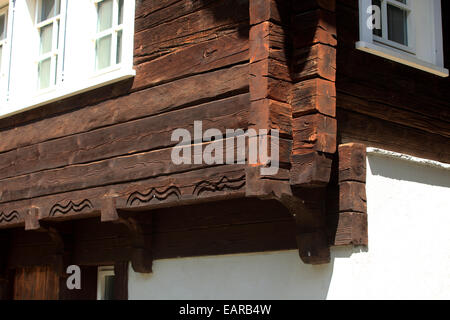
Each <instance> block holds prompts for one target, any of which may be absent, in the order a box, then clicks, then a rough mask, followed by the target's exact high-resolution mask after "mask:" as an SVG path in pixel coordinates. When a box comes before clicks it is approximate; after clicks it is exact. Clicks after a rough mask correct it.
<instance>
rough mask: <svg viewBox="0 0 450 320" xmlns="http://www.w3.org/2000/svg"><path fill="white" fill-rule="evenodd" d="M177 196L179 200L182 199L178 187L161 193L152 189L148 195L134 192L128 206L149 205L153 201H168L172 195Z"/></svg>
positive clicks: (129, 198) (172, 187)
mask: <svg viewBox="0 0 450 320" xmlns="http://www.w3.org/2000/svg"><path fill="white" fill-rule="evenodd" d="M172 194H174V195H176V196H177V198H178V199H180V198H181V193H180V190H179V189H178V188H177V187H174V186H171V187H169V188H167V189H165V190H162V191H159V190H158V189H156V188H152V189H150V191H149V192H147V193H141V192H139V191H136V192H133V193H132V194H131V195H130V196H129V197H128V200H127V206H132V205H133V204H134V203H135V202H139V203H148V202H150V201H152V200H153V199H157V200H159V201H161V200H165V199H167V198H168V197H169V196H170V195H172Z"/></svg>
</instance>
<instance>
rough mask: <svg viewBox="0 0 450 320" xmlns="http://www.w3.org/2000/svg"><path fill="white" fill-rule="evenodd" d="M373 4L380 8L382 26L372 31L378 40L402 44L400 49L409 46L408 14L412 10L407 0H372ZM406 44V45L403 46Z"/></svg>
mask: <svg viewBox="0 0 450 320" xmlns="http://www.w3.org/2000/svg"><path fill="white" fill-rule="evenodd" d="M372 5H373V6H377V7H378V8H379V12H380V16H379V17H377V18H379V19H380V21H378V22H379V24H377V25H378V26H379V27H380V28H377V27H375V28H374V29H373V31H372V33H373V35H375V36H377V37H378V39H376V40H378V41H380V42H385V43H386V44H388V45H390V46H396V44H399V45H401V46H400V47H398V46H397V47H398V48H400V49H406V48H407V47H408V46H409V41H408V16H409V14H410V12H411V8H410V7H409V3H408V1H407V0H372ZM402 46H404V47H402Z"/></svg>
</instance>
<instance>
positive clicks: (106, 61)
mask: <svg viewBox="0 0 450 320" xmlns="http://www.w3.org/2000/svg"><path fill="white" fill-rule="evenodd" d="M111 40H112V35H107V36H106V37H103V38H100V39H97V41H96V52H97V57H96V64H95V65H96V68H97V70H100V69H103V68H106V67H109V66H110V65H111V42H112V41H111Z"/></svg>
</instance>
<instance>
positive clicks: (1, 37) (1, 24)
mask: <svg viewBox="0 0 450 320" xmlns="http://www.w3.org/2000/svg"><path fill="white" fill-rule="evenodd" d="M7 10H8V7H6V8H3V9H2V11H0V76H1V72H2V69H3V68H2V64H3V60H2V58H3V51H4V46H5V44H6V34H7V28H6V27H7V16H6V12H7Z"/></svg>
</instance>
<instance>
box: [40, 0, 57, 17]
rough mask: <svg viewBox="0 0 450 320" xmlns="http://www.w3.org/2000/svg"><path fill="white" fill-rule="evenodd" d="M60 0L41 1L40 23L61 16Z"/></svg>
mask: <svg viewBox="0 0 450 320" xmlns="http://www.w3.org/2000/svg"><path fill="white" fill-rule="evenodd" d="M59 10H60V0H41V9H40V13H39V19H38V22H42V21H45V20H47V19H50V18H53V17H54V16H55V15H58V14H59Z"/></svg>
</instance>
